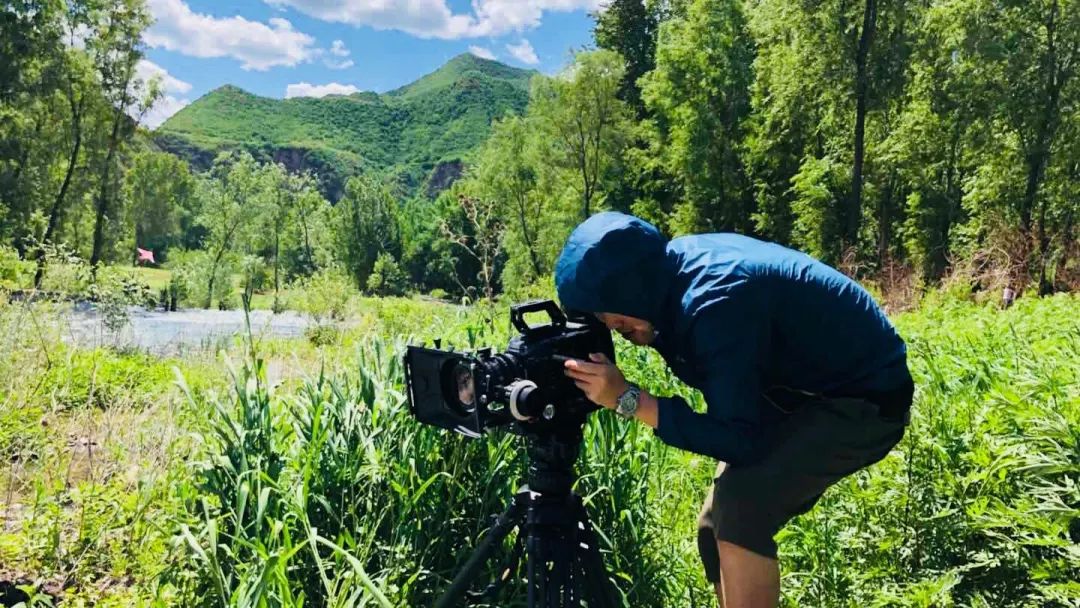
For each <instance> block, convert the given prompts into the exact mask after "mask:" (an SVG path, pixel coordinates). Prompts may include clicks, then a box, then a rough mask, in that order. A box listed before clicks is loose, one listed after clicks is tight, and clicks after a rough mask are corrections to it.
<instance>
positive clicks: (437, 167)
mask: <svg viewBox="0 0 1080 608" xmlns="http://www.w3.org/2000/svg"><path fill="white" fill-rule="evenodd" d="M534 74H535V72H534V71H531V70H520V69H517V68H513V67H510V66H506V65H503V64H501V63H498V62H496V61H488V60H486V59H480V58H478V57H474V56H473V55H469V54H466V55H459V56H458V57H455V58H454V59H452V60H450V61H449V62H448V63H447V64H446V65H444V66H443V67H441V68H439V69H438V70H437V71H435V72H433V73H431V74H428V75H427V76H424V77H423V78H421V79H420V80H417V81H416V82H414V83H412V84H409V85H406V86H404V87H401V88H400V89H396V90H394V91H390V92H389V93H385V94H382V95H379V94H376V93H371V92H364V93H355V94H352V95H331V96H327V97H322V98H311V97H298V98H293V99H271V98H267V97H259V96H257V95H253V94H251V93H248V92H247V91H244V90H242V89H239V88H237V87H234V86H223V87H221V88H218V89H215V90H214V91H211V92H210V93H208V94H206V95H205V96H203V97H202V98H200V99H198V100H197V101H195V102H194V103H192V104H191V105H189V106H187V107H186V108H184V109H183V110H180V111H179V112H178V113H176V114H175V115H174V116H173V117H172V118H170V119H169V120H167V121H166V122H165V124H163V125H161V127H159V128H158V129H157V130H156V131H155V132H154V141H155V142H156V143H157V145H158V146H160V147H161V148H163V149H165V150H167V151H169V152H172V153H174V154H177V155H179V156H182V157H184V158H186V159H187V160H188V161H189V162H191V164H192V165H193V166H194V167H196V168H198V169H205V168H206V167H208V166H209V165H210V163H211V162H213V159H214V157H215V156H216V155H217V154H218V153H219V152H221V151H223V150H233V149H244V150H248V151H249V152H251V153H252V154H254V155H255V156H256V157H257V158H260V159H262V160H273V161H276V162H281V163H284V164H285V165H286V166H287V167H288V168H289V169H290V170H293V171H301V170H311V171H313V172H315V173H316V174H317V175H318V176H319V179H320V181H321V183H322V185H323V189H324V191H325V192H326V194H327V195H328V196H329V197H330V198H331V199H333V200H336V199H337V198H339V197H340V194H341V192H342V189H343V188H344V183H345V181H346V180H347V179H348V178H349V176H351V175H355V174H357V173H360V172H363V171H368V170H376V171H382V172H387V173H390V174H392V175H394V176H395V177H396V178H397V180H398V181H399V182H400V183H401V184H402V185H403V186H404V188H405V189H406V190H407V191H408V192H417V191H419V190H420V188H422V187H426V189H427V193H428V194H429V195H433V194H434V193H435V192H438V191H439V190H441V189H443V188H445V187H447V186H448V185H449V183H450V182H452V181H453V179H456V178H457V177H458V176H459V175H460V173H461V170H462V166H463V161H464V160H465V159H467V157H468V155H469V153H470V152H471V151H472V150H473V149H475V148H476V147H477V146H478V145H479V144H481V143H482V142H483V141H484V140H485V139H486V138H487V135H488V133H489V132H490V130H491V123H492V121H493V120H494V119H497V118H500V117H502V116H504V115H505V114H507V113H508V112H512V113H521V112H523V111H524V109H525V106H526V104H527V103H528V98H529V80H530V78H532V76H533V75H534Z"/></svg>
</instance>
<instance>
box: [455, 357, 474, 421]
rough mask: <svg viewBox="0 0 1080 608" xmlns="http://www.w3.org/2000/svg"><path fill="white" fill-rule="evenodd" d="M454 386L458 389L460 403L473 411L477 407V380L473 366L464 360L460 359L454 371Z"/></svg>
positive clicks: (467, 409) (469, 410)
mask: <svg viewBox="0 0 1080 608" xmlns="http://www.w3.org/2000/svg"><path fill="white" fill-rule="evenodd" d="M453 374H454V375H453V377H454V387H455V389H456V390H457V400H458V405H460V406H461V407H463V408H465V411H467V412H471V411H473V410H475V409H476V381H475V380H474V379H473V373H472V368H471V367H470V366H469V365H466V364H465V362H464V361H459V362H458V364H457V366H455V367H454V372H453Z"/></svg>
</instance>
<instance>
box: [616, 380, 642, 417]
mask: <svg viewBox="0 0 1080 608" xmlns="http://www.w3.org/2000/svg"><path fill="white" fill-rule="evenodd" d="M627 384H628V386H627V388H626V390H625V391H623V394H621V395H619V398H618V400H616V401H615V411H616V412H618V413H619V414H621V415H623V416H626V417H627V418H633V417H634V414H635V413H637V409H638V404H639V403H640V401H641V388H640V387H638V385H636V384H632V383H627Z"/></svg>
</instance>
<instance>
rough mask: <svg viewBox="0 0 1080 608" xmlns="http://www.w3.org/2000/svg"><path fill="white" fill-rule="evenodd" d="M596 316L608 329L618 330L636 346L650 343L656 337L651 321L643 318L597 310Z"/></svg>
mask: <svg viewBox="0 0 1080 608" xmlns="http://www.w3.org/2000/svg"><path fill="white" fill-rule="evenodd" d="M596 318H597V319H600V322H601V323H603V324H604V325H606V326H607V328H608V329H610V330H611V331H617V332H619V333H620V334H622V336H623V337H624V338H626V339H627V340H629V341H631V342H633V343H634V344H637V345H638V346H646V345H648V344H652V341H653V340H655V339H656V330H655V329H654V328H653V326H652V323H649V322H648V321H645V320H643V319H636V318H634V317H628V316H626V315H620V314H616V313H613V312H598V313H596Z"/></svg>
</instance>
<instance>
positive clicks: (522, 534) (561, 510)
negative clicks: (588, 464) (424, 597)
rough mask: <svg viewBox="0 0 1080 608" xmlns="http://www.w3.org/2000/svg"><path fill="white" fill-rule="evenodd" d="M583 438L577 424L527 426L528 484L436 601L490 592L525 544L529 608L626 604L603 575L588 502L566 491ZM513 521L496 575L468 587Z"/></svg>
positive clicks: (510, 573) (444, 604) (447, 607)
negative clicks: (478, 587) (513, 534)
mask: <svg viewBox="0 0 1080 608" xmlns="http://www.w3.org/2000/svg"><path fill="white" fill-rule="evenodd" d="M581 440H582V434H581V425H578V426H576V428H574V429H569V430H560V431H559V432H549V433H528V432H526V434H525V447H526V454H527V455H528V458H529V471H528V477H527V479H528V483H527V485H526V486H524V487H523V488H521V489H520V490H519V491H518V493H517V494H515V495H514V497H513V499H512V500H511V501H510V504H509V506H507V508H506V510H505V511H503V512H502V514H501V515H499V516H498V518H497V519H496V521H495V525H494V526H492V528H491V530H489V531H488V532H487V534H486V535H485V536H484V538H483V540H481V541H480V544H479V546H477V548H476V550H475V551H473V554H472V555H471V556H469V559H468V561H466V562H465V566H464V567H463V568H462V569H461V571H460V572H459V573H458V575H457V576H456V577H455V578H454V580H453V582H452V583H451V584H450V587H449V588H448V589H447V590H446V591H445V592H444V593H443V596H442V597H441V598H440V599H439V601H438V603H436V604H435V606H436V608H453V607H455V606H459V605H461V604H460V602H461V600H463V599H466V598H467V600H466V601H468V602H469V603H472V602H475V601H477V600H484V599H488V600H490V599H494V598H495V596H496V595H497V594H498V593H499V591H500V590H501V589H502V588H503V587H504V586H505V585H506V583H507V582H508V581H509V580H510V579H511V578H513V577H514V575H515V573H516V572H517V571H518V569H519V566H520V561H521V554H522V549H523V546H522V545H524V553H525V558H526V566H525V571H526V585H527V589H528V607H529V608H570V607H580V606H583V605H585V606H588V607H589V608H618V607H621V606H623V602H621V601H618V600H617V598H619V597H620V595H619V593H618V590H617V589H616V588H615V586H614V585H613V584H612V583H611V580H610V579H609V578H608V573H607V570H606V568H605V567H604V559H603V557H602V556H601V555H600V549H599V547H598V545H597V535H596V531H595V530H593V527H592V524H590V523H589V515H588V513H587V512H586V510H585V505H584V504H583V503H582V500H581V497H580V496H578V495H577V494H575V493H573V492H572V491H571V488H572V486H573V482H574V472H573V467H574V461H575V460H577V456H578V452H579V451H580V449H581ZM514 528H517V529H518V535H517V540H516V541H515V543H514V547H513V549H512V551H511V554H510V557H509V559H508V560H507V561H506V562H505V564H506V565H505V567H504V568H502V569H501V575H500V577H499V578H498V579H496V580H495V581H493V582H491V583H490V584H489V585H488V586H487V587H486V588H485V589H484V590H482V591H479V592H474V591H470V588H471V587H472V584H473V582H474V579H475V578H476V577H477V576H478V574H479V573H480V570H481V568H482V567H483V566H484V564H485V563H486V562H487V560H488V559H489V558H490V557H491V556H492V554H493V553H494V552H495V550H496V549H497V548H499V547H500V546H501V545H502V544H503V541H504V540H505V539H506V537H507V536H508V535H509V533H510V531H511V530H513V529H514ZM583 601H585V602H588V603H587V604H582V602H583Z"/></svg>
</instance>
